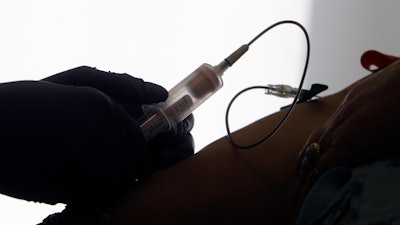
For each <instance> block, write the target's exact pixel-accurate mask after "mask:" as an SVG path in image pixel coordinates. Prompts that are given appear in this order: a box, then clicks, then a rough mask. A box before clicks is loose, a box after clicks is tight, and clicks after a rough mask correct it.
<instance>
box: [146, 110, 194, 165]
mask: <svg viewBox="0 0 400 225" xmlns="http://www.w3.org/2000/svg"><path fill="white" fill-rule="evenodd" d="M193 125H194V117H193V115H192V114H190V115H189V116H188V117H187V118H186V119H185V120H183V121H182V122H180V123H178V124H177V126H176V128H175V129H173V130H171V131H169V132H165V133H161V134H159V135H158V136H156V137H155V138H154V139H153V140H152V141H151V142H150V143H149V146H150V147H149V151H150V152H149V154H150V155H151V157H150V158H151V161H152V162H153V165H152V169H153V170H156V169H161V168H163V167H166V166H169V165H172V164H174V163H177V162H179V161H181V160H183V159H185V158H187V157H189V156H191V155H193V154H194V140H193V137H192V135H191V134H190V131H191V130H192V128H193Z"/></svg>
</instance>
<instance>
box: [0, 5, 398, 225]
mask: <svg viewBox="0 0 400 225" xmlns="http://www.w3.org/2000/svg"><path fill="white" fill-rule="evenodd" d="M375 2H377V1H372V0H369V1H367V0H363V1H362V0H353V1H346V0H339V1H313V2H312V3H313V4H311V1H308V0H303V1H295V0H292V1H290V0H282V1H272V0H271V1H266V0H229V1H228V0H219V1H215V0H202V1H185V0H171V1H162V0H149V1H122V0H114V1H99V0H90V1H87V0H86V1H84V0H68V1H52V0H37V1H29V0H25V1H24V0H0V32H1V35H0V82H5V81H10V80H22V79H40V78H43V77H45V76H48V75H51V74H54V73H56V72H60V71H63V70H66V69H69V68H72V67H75V66H80V65H89V66H95V67H97V68H99V69H104V70H110V71H114V72H126V73H129V74H131V75H134V76H137V77H141V78H143V79H145V80H148V81H152V82H155V83H158V84H161V85H163V86H164V87H166V88H167V89H170V88H172V86H173V85H174V84H176V83H177V82H178V81H180V80H181V79H182V78H184V77H185V76H186V75H187V74H189V73H190V72H191V71H192V70H194V69H195V68H196V67H197V66H199V65H200V64H201V63H203V62H208V63H210V64H215V63H219V61H221V60H222V59H223V58H224V57H225V56H226V55H227V54H229V53H231V51H233V50H235V49H236V48H237V47H239V46H240V45H241V44H244V43H247V42H248V41H249V40H250V39H251V38H252V37H253V36H255V35H256V34H257V33H258V32H260V31H261V30H263V29H264V28H266V27H267V26H269V25H271V24H273V23H275V22H277V21H280V20H286V19H292V20H296V21H298V22H300V23H302V24H303V25H304V26H306V27H307V28H308V29H309V31H310V36H311V49H312V52H311V61H310V70H309V74H308V77H307V81H306V85H305V88H308V87H309V85H310V84H311V83H315V82H321V83H326V84H328V85H329V86H330V90H329V92H333V91H336V90H338V89H341V88H343V87H344V86H346V85H347V84H349V83H351V82H352V81H354V80H356V79H358V78H359V77H361V76H362V75H364V74H366V72H365V71H363V70H362V69H361V67H360V66H359V56H360V55H361V53H362V52H363V51H365V50H367V49H369V48H374V49H378V50H382V51H385V52H387V53H393V54H397V53H398V50H399V49H398V47H397V45H396V44H397V43H396V40H399V32H398V30H396V28H397V26H396V22H397V21H398V17H397V14H396V13H395V10H396V7H397V8H398V6H399V4H400V3H397V2H396V1H395V0H393V1H379V2H378V3H375ZM304 50H305V41H304V37H303V34H302V33H301V32H300V30H299V29H298V28H296V27H294V26H291V25H284V26H282V27H279V28H275V29H274V30H272V31H271V32H270V33H268V34H266V35H265V36H264V37H262V38H261V39H260V40H259V41H258V42H256V43H255V44H254V45H253V46H252V47H251V48H250V51H249V52H248V53H247V54H246V55H245V56H244V57H243V58H242V59H241V60H240V61H239V62H238V63H237V64H236V65H235V66H234V67H233V68H231V69H230V70H229V71H227V73H226V75H224V84H225V85H224V87H223V88H222V89H221V90H220V91H219V92H218V93H216V94H215V95H214V96H212V97H211V99H210V100H209V101H207V102H206V103H205V104H204V105H202V106H200V108H199V109H197V110H196V111H195V112H194V115H195V119H196V124H195V128H194V130H193V135H194V137H195V139H196V147H197V148H196V149H197V150H200V149H201V148H202V147H204V146H205V145H206V144H208V143H210V142H211V141H213V140H215V139H217V138H219V137H221V136H224V135H225V124H224V113H225V108H226V106H227V104H228V102H229V100H230V99H231V98H232V97H233V95H234V94H235V93H236V92H238V91H239V90H241V89H243V88H245V87H247V86H251V85H266V84H269V83H272V84H275V83H285V84H290V85H293V86H296V85H297V82H298V81H299V78H300V75H301V70H302V67H303V62H304V55H305V52H304ZM329 92H327V93H329ZM246 96H247V97H249V99H251V100H252V101H247V102H245V101H238V102H237V103H236V104H235V107H233V108H232V110H233V111H232V114H231V115H232V116H231V120H232V128H233V129H235V128H239V127H241V126H243V125H245V124H247V123H249V122H251V121H254V120H256V119H257V118H259V117H261V116H263V115H266V114H270V113H273V112H274V111H276V110H278V108H279V107H280V106H282V105H285V104H288V103H289V102H290V100H283V99H277V98H275V97H271V96H265V95H263V94H262V92H252V93H249V94H248V95H246ZM243 99H246V97H244V98H243ZM239 109H240V110H242V111H240V110H239ZM0 129H1V128H0ZM62 207H63V205H58V206H48V205H43V204H35V203H28V202H25V201H21V200H15V199H11V198H8V197H5V196H0V224H9V225H20V224H21V225H22V224H35V223H38V222H40V221H41V220H42V219H43V218H44V217H46V216H47V215H48V214H49V213H51V212H54V211H59V210H61V209H62Z"/></svg>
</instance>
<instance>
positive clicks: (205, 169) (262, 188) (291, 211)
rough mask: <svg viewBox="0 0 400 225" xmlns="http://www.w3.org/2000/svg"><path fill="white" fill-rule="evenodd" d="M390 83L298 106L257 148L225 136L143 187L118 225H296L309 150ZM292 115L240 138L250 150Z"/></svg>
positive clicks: (276, 117)
mask: <svg viewBox="0 0 400 225" xmlns="http://www.w3.org/2000/svg"><path fill="white" fill-rule="evenodd" d="M396 70H399V71H400V68H398V67H396ZM393 72H396V71H392V73H393ZM381 75H382V74H380V76H381ZM385 79H386V78H385V77H383V76H382V78H381V77H378V76H376V75H372V76H368V77H366V78H364V79H362V80H360V81H358V82H355V83H354V84H352V85H350V86H349V87H347V88H345V89H343V90H342V91H339V92H337V93H335V94H332V95H329V96H326V97H323V98H321V99H318V100H315V101H311V102H307V103H302V104H298V105H296V107H294V109H293V112H292V113H291V115H290V116H289V118H288V119H287V121H286V122H285V123H284V125H283V126H282V127H281V128H280V129H279V130H278V132H277V133H276V134H275V135H274V136H272V138H271V139H269V140H268V141H267V142H264V143H262V144H260V145H258V146H256V147H254V148H251V149H247V150H242V149H238V148H235V147H234V146H233V145H231V143H230V142H229V139H228V138H227V137H223V138H221V139H218V140H216V141H215V142H213V143H211V144H209V145H208V146H206V147H205V148H204V149H202V150H201V151H199V152H198V153H197V154H195V155H193V156H191V157H189V158H187V159H186V160H184V161H182V162H180V163H178V164H175V165H173V166H171V167H168V168H166V169H163V170H160V171H158V172H156V173H154V174H152V175H151V176H149V177H147V178H146V179H144V180H142V181H140V182H138V184H137V185H136V186H135V187H134V188H133V189H132V190H131V191H130V193H129V195H128V196H127V197H126V198H125V200H124V201H123V203H122V204H120V205H119V206H118V207H117V208H116V209H115V211H114V216H115V219H116V224H118V225H133V224H142V225H145V224H175V225H176V224H185V225H186V224H191V225H200V224H202V225H203V224H204V225H205V224H207V225H209V224H213V225H215V224H229V225H234V224H241V225H242V224H293V221H294V219H295V217H296V214H295V213H296V211H295V207H296V206H297V205H298V202H296V201H299V198H298V196H295V195H297V194H299V193H298V192H296V191H295V190H298V188H299V187H298V186H295V184H296V182H297V184H298V176H297V172H296V169H297V168H296V165H297V161H298V156H299V154H300V153H301V152H303V151H302V150H303V149H304V146H307V145H308V144H309V143H311V141H312V140H313V139H312V138H313V137H319V136H318V135H319V133H320V132H321V127H326V126H328V124H332V123H333V124H336V123H334V122H333V121H335V116H337V115H338V111H339V113H340V111H343V110H346V109H345V108H343V107H346V106H348V104H349V102H348V101H350V102H351V101H352V99H356V100H357V101H365V100H366V99H365V98H366V97H368V96H365V97H363V95H362V94H357V93H363V90H364V89H365V88H368V82H375V83H378V82H379V81H385V82H388V81H387V80H385ZM399 82H400V81H399ZM379 87H380V86H379ZM348 93H350V94H349V95H348ZM366 94H370V92H366ZM357 96H358V97H357ZM339 106H340V107H339ZM350 106H352V105H350ZM371 107H372V106H371ZM356 112H357V113H358V112H360V113H362V112H361V111H356ZM285 113H286V110H281V111H279V112H276V113H274V114H272V115H269V116H267V117H265V118H263V119H261V120H259V121H256V122H255V123H252V124H250V125H248V126H246V127H244V128H243V129H241V130H238V131H236V132H234V134H233V137H234V139H235V140H236V142H238V143H244V144H250V143H253V142H255V141H258V140H259V139H260V138H261V137H263V136H265V135H266V134H268V132H270V131H271V130H272V129H273V128H274V127H275V126H276V124H277V123H278V122H279V121H280V120H281V118H282V117H283V116H284V115H285ZM332 118H333V119H332ZM357 118H358V117H357ZM338 122H339V121H338ZM337 124H339V123H337ZM322 129H323V128H322ZM343 129H352V128H351V126H350V127H347V128H343ZM357 129H358V128H357ZM316 130H317V131H316ZM315 131H316V132H315ZM331 131H332V132H335V129H334V130H331ZM338 131H340V129H339V130H338ZM310 136H311V139H310ZM339 137H346V136H339ZM360 138H362V137H360ZM331 140H332V139H331ZM301 157H302V154H300V158H301ZM301 161H302V160H301V159H300V162H301ZM332 166H333V165H332ZM301 188H302V187H301ZM301 188H300V189H301ZM303 194H304V193H303ZM300 199H301V198H300Z"/></svg>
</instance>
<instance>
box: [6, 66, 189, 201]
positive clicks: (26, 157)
mask: <svg viewBox="0 0 400 225" xmlns="http://www.w3.org/2000/svg"><path fill="white" fill-rule="evenodd" d="M167 96H168V92H167V91H166V90H165V89H164V88H162V87H160V86H158V85H155V84H152V83H147V82H144V81H143V80H141V79H137V78H133V77H131V76H129V75H127V74H114V73H107V72H102V71H98V70H96V69H92V68H89V67H78V68H75V69H72V70H68V71H65V72H62V73H59V74H56V75H54V76H51V77H48V78H45V79H43V80H42V81H18V82H10V83H3V84H0V105H1V108H0V111H1V117H0V124H1V127H0V137H1V138H2V141H1V142H2V149H3V151H2V156H1V157H0V171H1V175H0V177H1V179H0V193H3V194H6V195H9V196H13V197H16V198H21V199H25V200H28V201H38V202H44V203H48V204H55V203H67V204H70V203H74V202H80V201H85V200H87V199H93V198H96V197H98V196H105V195H112V194H113V193H115V192H118V190H119V187H121V186H125V185H126V184H129V183H131V182H132V181H134V180H135V179H137V178H141V177H142V176H145V175H146V174H147V173H150V172H151V171H152V170H154V169H159V168H162V167H163V166H167V165H169V163H175V162H177V161H179V160H181V159H183V158H184V157H187V156H189V155H191V154H192V153H193V144H192V143H193V142H192V138H191V136H190V129H191V127H192V123H193V120H192V117H191V118H188V120H185V121H184V122H182V123H181V124H180V125H178V128H179V129H178V130H176V131H172V132H170V133H166V134H164V135H163V136H164V137H165V138H163V137H162V136H160V137H159V138H157V139H156V140H154V141H152V142H151V143H146V142H145V140H144V137H143V135H142V132H141V130H140V126H139V124H138V122H137V121H136V119H137V118H138V117H139V116H140V115H141V113H142V111H141V105H142V104H144V103H145V104H150V103H156V102H160V101H164V100H165V99H166V98H167ZM156 141H157V142H160V143H156ZM174 151H176V153H177V154H175V153H173V154H172V155H170V153H171V152H174ZM166 152H169V153H168V154H167V155H169V156H172V158H173V160H170V158H168V159H166V158H164V157H163V155H164V154H165V153H166ZM178 153H179V154H178ZM164 159H165V160H164Z"/></svg>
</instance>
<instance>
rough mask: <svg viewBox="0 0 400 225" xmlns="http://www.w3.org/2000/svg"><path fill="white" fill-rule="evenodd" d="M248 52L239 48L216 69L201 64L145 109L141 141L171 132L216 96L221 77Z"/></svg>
mask: <svg viewBox="0 0 400 225" xmlns="http://www.w3.org/2000/svg"><path fill="white" fill-rule="evenodd" d="M248 49H249V45H248V44H245V45H242V46H241V47H240V48H238V49H237V50H236V51H235V52H233V53H232V54H231V55H229V56H228V57H227V58H226V59H224V60H223V61H222V62H221V63H220V64H218V65H216V66H211V65H209V64H207V63H204V64H202V65H201V66H200V67H199V68H197V69H196V70H195V71H193V72H192V73H191V74H189V75H188V76H187V77H186V78H185V79H183V80H182V81H181V82H179V83H178V84H177V85H176V86H175V87H173V88H172V89H171V90H170V91H169V92H168V93H169V95H168V98H167V100H166V101H165V102H161V103H158V104H155V105H145V106H144V108H143V109H144V110H143V111H144V115H143V116H142V117H141V118H140V119H139V123H140V124H141V125H140V127H141V129H142V132H143V135H144V137H145V139H146V140H147V141H149V140H151V139H152V138H153V137H155V136H156V135H157V134H159V133H161V132H163V131H168V130H170V129H172V128H174V127H175V126H176V124H177V123H179V122H180V121H182V120H184V119H185V118H186V117H187V116H189V115H190V114H191V113H192V112H193V110H194V109H196V108H197V107H198V106H199V105H201V104H202V103H203V102H204V101H205V100H207V99H208V98H209V97H210V96H211V95H213V94H214V93H215V92H217V91H218V90H219V89H220V88H221V87H222V85H223V82H222V74H223V73H224V72H225V71H226V70H227V69H228V67H230V66H232V65H233V64H234V63H235V62H236V61H237V60H238V59H239V58H240V57H241V56H242V55H243V54H244V53H246V51H247V50H248Z"/></svg>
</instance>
